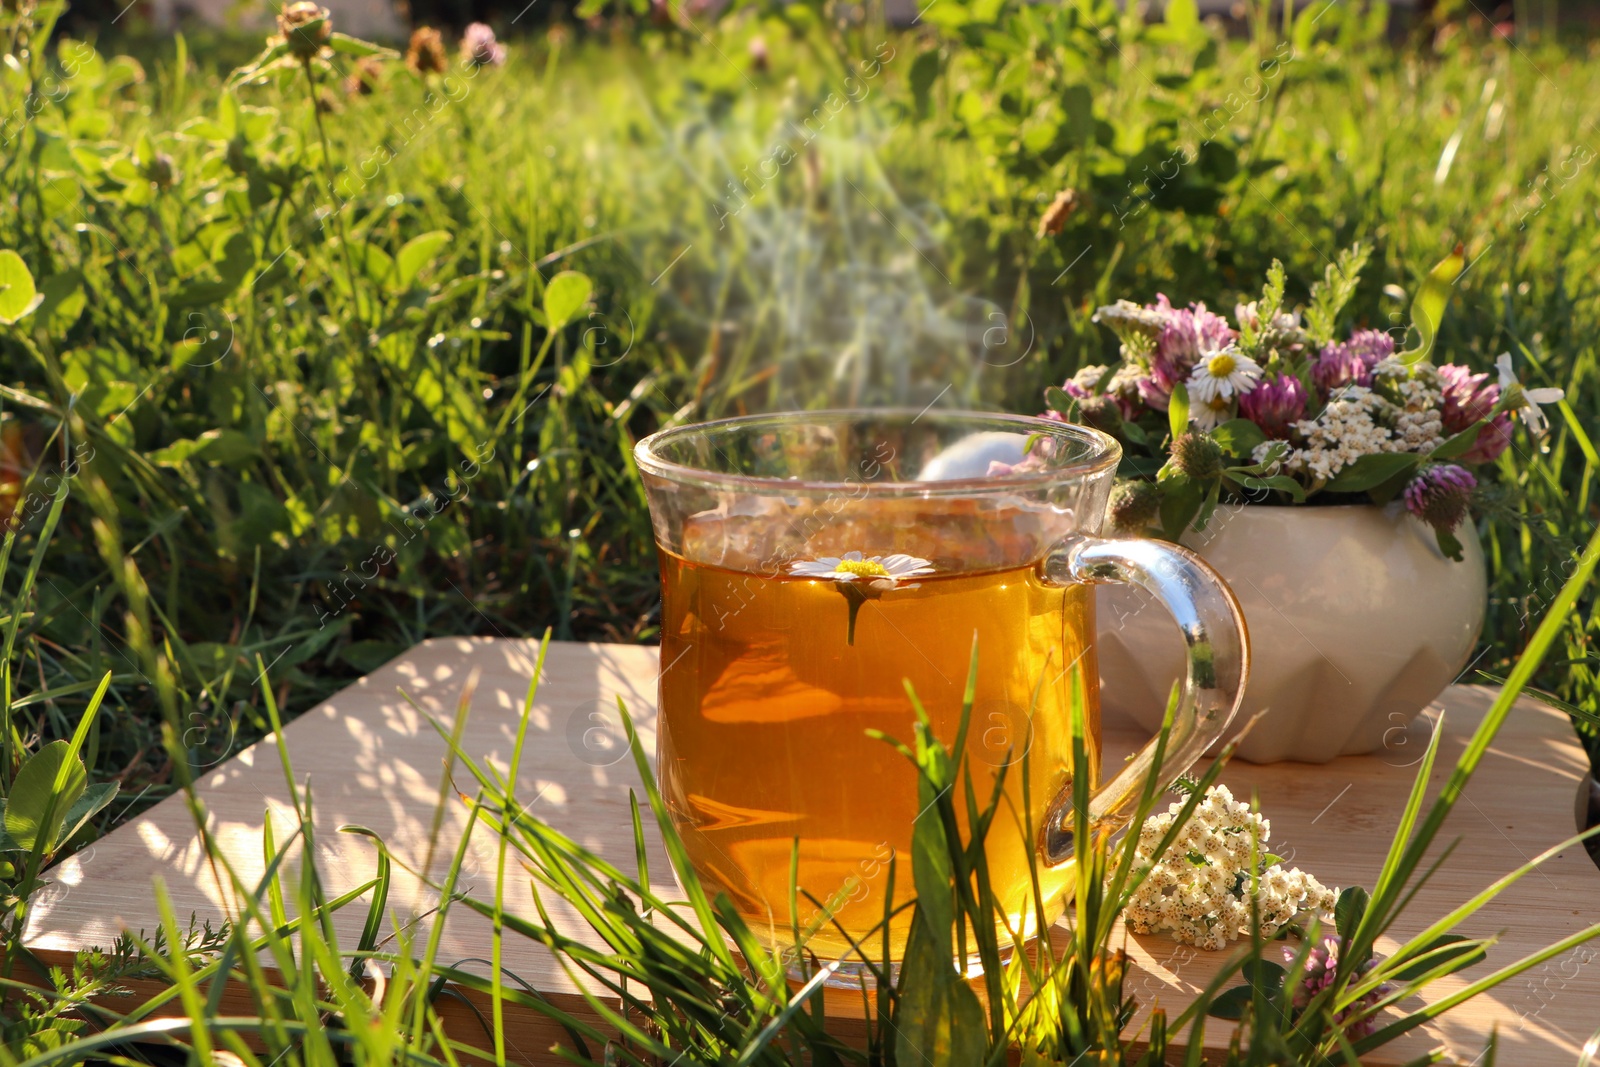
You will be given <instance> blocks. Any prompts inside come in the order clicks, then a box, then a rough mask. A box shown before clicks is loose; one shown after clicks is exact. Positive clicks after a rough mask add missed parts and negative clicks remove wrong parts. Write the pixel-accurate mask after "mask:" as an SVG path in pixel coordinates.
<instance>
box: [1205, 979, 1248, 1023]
mask: <svg viewBox="0 0 1600 1067" xmlns="http://www.w3.org/2000/svg"><path fill="white" fill-rule="evenodd" d="M1254 1000H1255V991H1254V990H1252V989H1251V988H1250V987H1249V986H1247V985H1236V986H1234V987H1233V988H1232V989H1229V990H1227V991H1226V992H1224V993H1222V994H1221V995H1219V996H1218V997H1216V999H1214V1000H1212V1002H1211V1004H1210V1005H1209V1006H1208V1007H1207V1008H1206V1014H1207V1015H1209V1016H1211V1017H1212V1018H1214V1019H1228V1020H1231V1021H1234V1022H1237V1021H1238V1020H1240V1019H1243V1018H1244V1013H1245V1011H1246V1010H1247V1009H1248V1008H1249V1007H1250V1005H1251V1003H1252V1002H1253V1001H1254Z"/></svg>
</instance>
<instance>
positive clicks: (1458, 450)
mask: <svg viewBox="0 0 1600 1067" xmlns="http://www.w3.org/2000/svg"><path fill="white" fill-rule="evenodd" d="M1487 425H1489V424H1488V423H1487V422H1475V423H1473V424H1472V425H1471V426H1468V427H1467V428H1466V429H1465V430H1462V431H1461V432H1460V433H1458V434H1456V435H1455V436H1453V437H1451V438H1450V439H1449V440H1447V441H1445V442H1444V443H1443V444H1441V445H1440V446H1439V447H1438V448H1435V449H1434V450H1433V451H1432V452H1429V453H1428V458H1429V459H1455V458H1456V457H1457V456H1459V455H1461V454H1462V453H1464V452H1467V451H1468V450H1470V449H1471V448H1472V446H1473V445H1475V444H1477V443H1478V435H1479V434H1481V433H1483V428H1484V427H1485V426H1487Z"/></svg>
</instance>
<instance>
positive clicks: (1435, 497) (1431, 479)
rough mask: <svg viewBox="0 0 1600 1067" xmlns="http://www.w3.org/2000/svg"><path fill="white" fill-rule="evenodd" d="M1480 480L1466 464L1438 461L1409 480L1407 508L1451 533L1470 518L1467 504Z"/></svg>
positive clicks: (1423, 519) (1433, 525)
mask: <svg viewBox="0 0 1600 1067" xmlns="http://www.w3.org/2000/svg"><path fill="white" fill-rule="evenodd" d="M1477 487H1478V479H1476V478H1474V477H1473V476H1472V472H1471V471H1469V470H1467V469H1466V468H1465V467H1459V466H1457V465H1456V464H1454V463H1435V464H1434V465H1433V466H1431V467H1427V468H1424V469H1423V470H1422V471H1420V472H1418V473H1417V475H1416V477H1414V478H1412V479H1411V481H1409V482H1407V483H1406V491H1405V501H1406V510H1407V511H1409V512H1411V514H1413V515H1415V516H1416V517H1417V518H1419V519H1421V520H1422V521H1423V522H1425V523H1427V524H1428V525H1429V526H1432V527H1433V528H1434V529H1435V530H1439V531H1440V532H1442V533H1450V532H1452V531H1454V530H1455V528H1456V527H1457V526H1460V525H1461V520H1463V519H1465V518H1466V517H1467V505H1468V504H1469V503H1470V502H1471V499H1472V491H1473V490H1474V489H1476V488H1477Z"/></svg>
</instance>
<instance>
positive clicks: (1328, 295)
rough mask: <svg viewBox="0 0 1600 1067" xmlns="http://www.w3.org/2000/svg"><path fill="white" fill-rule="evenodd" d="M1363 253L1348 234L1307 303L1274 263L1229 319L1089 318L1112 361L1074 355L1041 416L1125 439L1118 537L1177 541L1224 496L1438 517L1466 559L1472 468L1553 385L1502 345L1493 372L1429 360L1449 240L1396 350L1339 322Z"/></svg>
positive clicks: (1540, 428)
mask: <svg viewBox="0 0 1600 1067" xmlns="http://www.w3.org/2000/svg"><path fill="white" fill-rule="evenodd" d="M1366 255H1367V253H1366V252H1365V251H1364V250H1363V249H1361V248H1360V246H1357V247H1355V248H1353V249H1351V250H1349V251H1348V252H1345V253H1343V254H1342V255H1341V256H1340V257H1339V261H1338V262H1337V263H1335V264H1332V265H1330V266H1329V267H1328V270H1327V273H1326V276H1325V278H1324V279H1323V280H1322V281H1321V282H1319V283H1317V284H1316V285H1313V286H1312V288H1311V294H1310V295H1311V300H1310V304H1309V305H1308V306H1307V307H1306V308H1304V309H1303V310H1302V311H1290V310H1288V309H1287V308H1285V306H1284V272H1283V266H1282V264H1280V263H1278V262H1276V261H1274V263H1273V265H1272V269H1271V270H1270V271H1269V272H1268V276H1267V283H1266V286H1265V288H1264V290H1263V292H1262V294H1261V297H1260V299H1258V300H1254V301H1251V302H1250V303H1248V304H1241V305H1239V306H1238V307H1237V308H1235V310H1234V321H1233V322H1231V323H1230V322H1229V321H1228V320H1227V319H1226V318H1224V317H1223V316H1222V315H1218V314H1216V313H1215V312H1213V311H1211V310H1209V309H1208V308H1207V307H1206V306H1205V305H1204V304H1199V303H1197V304H1191V305H1190V306H1189V307H1187V308H1180V307H1175V306H1173V304H1172V303H1171V302H1170V301H1169V300H1168V299H1167V297H1166V296H1164V295H1158V296H1157V298H1156V302H1155V303H1154V304H1147V305H1143V306H1141V305H1138V304H1134V303H1132V302H1130V301H1127V300H1119V301H1117V303H1115V304H1112V305H1111V306H1109V307H1102V308H1100V309H1099V311H1098V312H1097V313H1096V314H1095V316H1094V321H1096V322H1098V323H1100V324H1102V325H1104V326H1106V327H1108V328H1109V329H1110V330H1111V331H1112V332H1113V333H1115V334H1116V335H1117V338H1118V340H1120V341H1121V342H1122V344H1121V355H1122V362H1121V363H1120V364H1119V365H1117V366H1115V367H1107V366H1103V365H1098V364H1097V365H1091V366H1087V367H1084V368H1083V369H1081V370H1080V371H1078V372H1077V373H1076V374H1075V375H1073V376H1072V378H1071V379H1070V380H1068V381H1067V382H1066V383H1065V384H1064V385H1062V386H1061V387H1060V388H1054V387H1052V388H1051V389H1049V390H1047V391H1046V402H1047V404H1048V405H1049V407H1050V411H1048V412H1047V413H1046V417H1048V418H1055V419H1062V420H1068V421H1073V422H1081V423H1085V424H1087V425H1091V426H1094V427H1097V428H1099V429H1101V430H1104V431H1106V432H1108V433H1110V434H1111V435H1112V436H1114V437H1116V438H1117V439H1118V440H1119V441H1121V442H1122V445H1123V448H1124V452H1125V459H1124V461H1123V467H1122V470H1121V472H1120V473H1121V474H1122V476H1123V478H1124V479H1125V480H1124V481H1122V482H1120V483H1119V485H1118V487H1117V489H1116V490H1115V491H1114V493H1113V496H1112V508H1111V517H1112V520H1113V522H1114V523H1115V524H1116V525H1117V526H1118V527H1119V528H1120V529H1123V530H1125V531H1144V530H1147V529H1150V528H1156V529H1159V530H1160V531H1161V533H1162V535H1163V536H1165V537H1167V538H1169V539H1173V540H1176V539H1177V538H1178V537H1179V536H1180V535H1181V534H1182V533H1183V532H1184V531H1185V530H1187V529H1189V528H1190V527H1193V528H1195V529H1203V528H1204V526H1205V524H1206V522H1207V521H1208V519H1209V518H1210V516H1211V514H1212V512H1213V511H1214V509H1215V508H1216V506H1217V504H1218V503H1219V501H1221V500H1223V499H1229V500H1234V501H1239V502H1248V503H1277V504H1284V503H1292V504H1305V503H1328V504H1340V503H1353V502H1358V501H1365V500H1370V501H1372V502H1374V503H1379V504H1383V503H1388V502H1389V501H1391V500H1395V499H1397V498H1398V499H1401V500H1403V501H1404V505H1405V507H1406V508H1407V509H1408V510H1409V511H1410V512H1411V513H1412V514H1414V515H1416V516H1417V517H1418V518H1420V519H1422V520H1423V521H1424V522H1426V523H1428V524H1429V525H1430V526H1432V527H1433V529H1434V531H1435V533H1436V534H1437V536H1438V540H1439V546H1440V548H1441V549H1442V550H1443V551H1444V552H1445V554H1447V555H1449V556H1450V557H1451V558H1454V559H1460V558H1461V545H1460V542H1459V541H1457V539H1456V537H1455V531H1456V530H1457V529H1458V528H1459V526H1460V524H1461V522H1462V521H1463V520H1464V519H1465V518H1466V516H1467V513H1468V508H1469V504H1470V501H1471V497H1472V493H1473V491H1474V490H1475V489H1476V488H1477V485H1478V479H1477V476H1476V475H1474V474H1473V473H1472V468H1474V467H1477V466H1479V465H1481V464H1485V463H1489V462H1491V461H1493V460H1495V459H1496V458H1497V457H1499V455H1500V454H1501V453H1502V452H1503V451H1504V450H1505V449H1506V446H1507V445H1508V444H1510V442H1511V416H1512V415H1517V416H1520V417H1521V418H1522V420H1523V421H1524V422H1525V423H1526V424H1527V426H1528V429H1529V430H1530V431H1531V432H1532V433H1534V434H1535V435H1542V434H1543V433H1544V431H1545V428H1546V424H1545V418H1544V414H1543V412H1542V411H1541V410H1540V405H1541V404H1551V403H1555V402H1557V401H1559V400H1560V399H1561V396H1562V393H1561V390H1560V389H1525V388H1523V387H1522V386H1521V385H1519V384H1518V383H1517V380H1516V378H1515V376H1514V374H1513V373H1512V368H1511V357H1510V355H1509V354H1506V355H1502V356H1501V357H1500V359H1499V360H1498V362H1497V371H1498V380H1497V381H1490V380H1489V376H1488V375H1487V374H1485V373H1478V374H1474V373H1473V372H1472V371H1471V370H1470V369H1468V368H1467V367H1464V366H1460V365H1457V364H1445V365H1443V366H1437V365H1435V364H1434V363H1432V362H1431V361H1430V360H1429V358H1428V357H1429V355H1430V352H1431V350H1432V348H1433V340H1434V337H1435V335H1436V331H1437V329H1438V322H1439V318H1440V315H1441V313H1442V311H1443V308H1444V305H1445V303H1446V301H1447V300H1448V298H1449V293H1450V287H1451V285H1452V283H1453V282H1454V280H1455V278H1456V276H1457V275H1458V274H1459V273H1460V270H1461V266H1462V262H1463V260H1462V258H1461V254H1460V250H1459V249H1458V250H1457V251H1456V252H1455V253H1454V254H1452V255H1451V256H1450V257H1448V258H1447V259H1445V260H1444V261H1443V262H1441V263H1440V264H1439V265H1438V266H1436V267H1435V268H1434V269H1433V271H1432V272H1431V273H1430V274H1429V276H1428V278H1427V279H1426V281H1425V282H1424V283H1423V285H1422V287H1421V289H1420V290H1419V292H1418V295H1417V297H1416V300H1415V301H1414V303H1413V328H1414V331H1415V333H1416V335H1417V336H1418V342H1417V344H1416V345H1415V346H1413V347H1411V348H1408V349H1406V350H1403V351H1401V350H1397V346H1396V343H1395V337H1394V336H1393V335H1392V334H1390V333H1388V332H1385V331H1382V330H1356V331H1354V332H1353V333H1348V334H1337V333H1336V332H1335V323H1336V322H1337V320H1338V316H1339V313H1340V311H1341V310H1342V309H1343V307H1344V305H1345V304H1346V303H1348V301H1349V299H1350V296H1351V295H1352V294H1353V293H1354V291H1355V286H1356V282H1357V280H1358V278H1359V275H1360V271H1361V268H1362V266H1363V265H1364V263H1365V260H1366Z"/></svg>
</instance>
